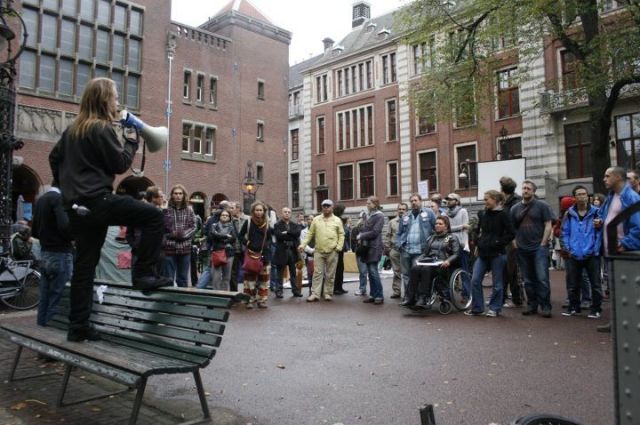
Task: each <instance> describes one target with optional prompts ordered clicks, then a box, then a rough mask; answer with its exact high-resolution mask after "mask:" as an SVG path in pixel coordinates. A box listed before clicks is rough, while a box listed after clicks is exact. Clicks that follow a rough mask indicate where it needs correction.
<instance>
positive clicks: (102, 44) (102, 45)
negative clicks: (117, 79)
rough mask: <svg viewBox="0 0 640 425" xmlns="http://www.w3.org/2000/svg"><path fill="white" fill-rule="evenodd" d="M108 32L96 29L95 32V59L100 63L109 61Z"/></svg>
mask: <svg viewBox="0 0 640 425" xmlns="http://www.w3.org/2000/svg"><path fill="white" fill-rule="evenodd" d="M109 45H110V41H109V33H108V32H107V31H104V30H98V32H97V33H96V60H97V61H98V62H100V63H102V64H105V65H107V64H108V63H109Z"/></svg>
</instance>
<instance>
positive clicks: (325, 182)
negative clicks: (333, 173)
mask: <svg viewBox="0 0 640 425" xmlns="http://www.w3.org/2000/svg"><path fill="white" fill-rule="evenodd" d="M320 176H322V179H320ZM321 180H324V184H321ZM326 185H327V172H326V171H318V172H317V173H316V186H326Z"/></svg>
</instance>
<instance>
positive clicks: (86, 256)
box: [49, 78, 171, 341]
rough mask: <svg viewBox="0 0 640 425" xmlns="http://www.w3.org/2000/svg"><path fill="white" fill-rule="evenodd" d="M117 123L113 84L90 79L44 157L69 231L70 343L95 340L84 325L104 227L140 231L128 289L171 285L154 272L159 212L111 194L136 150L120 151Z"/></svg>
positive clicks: (128, 142) (133, 145) (132, 146)
mask: <svg viewBox="0 0 640 425" xmlns="http://www.w3.org/2000/svg"><path fill="white" fill-rule="evenodd" d="M117 119H118V92H117V89H116V85H115V83H114V82H113V80H111V79H108V78H95V79H93V80H91V81H89V83H87V86H86V88H85V90H84V93H83V94H82V99H81V101H80V111H79V113H78V116H77V118H76V119H75V121H74V122H73V123H72V124H71V125H70V126H69V127H68V128H67V129H66V130H65V131H64V133H63V134H62V137H61V138H60V140H59V141H58V143H57V144H56V146H55V147H54V148H53V150H52V151H51V154H50V155H49V164H50V166H51V172H52V174H53V180H54V186H57V187H59V188H60V189H61V191H62V200H63V205H64V207H65V210H66V211H67V213H68V214H69V229H70V231H71V235H72V236H73V239H74V240H75V241H76V249H77V255H76V258H75V261H74V265H73V269H74V273H73V276H72V278H71V292H70V302H71V304H70V311H69V322H70V323H69V332H68V334H67V339H68V340H69V341H84V340H86V339H88V340H92V341H96V340H99V339H100V336H99V334H98V332H97V331H96V330H95V329H94V328H93V327H92V326H91V325H90V324H89V316H90V315H91V307H92V304H93V279H94V276H95V270H96V265H97V264H98V261H99V260H100V250H101V248H102V245H103V243H104V240H105V237H106V234H107V228H108V226H111V225H126V226H135V227H137V228H140V230H141V237H140V245H139V246H138V249H137V258H136V261H135V264H133V270H132V281H133V286H134V287H135V288H139V289H154V288H158V287H160V286H166V285H169V284H171V282H170V280H169V279H166V278H162V277H158V276H157V275H156V274H155V272H154V270H155V267H156V263H157V261H158V258H159V256H160V247H161V246H162V226H163V216H162V212H161V211H160V210H159V209H157V208H155V207H154V206H153V205H150V204H146V203H144V202H141V201H136V200H135V199H133V198H132V197H130V196H124V195H115V194H113V181H114V179H115V175H116V174H121V173H124V172H126V171H127V170H128V169H129V167H130V166H131V163H132V162H133V157H134V155H135V153H136V151H137V150H138V143H137V141H135V140H132V139H129V138H125V140H124V146H123V145H122V142H121V139H120V137H118V135H117V133H116V131H115V130H114V128H113V126H112V122H113V121H116V120H117Z"/></svg>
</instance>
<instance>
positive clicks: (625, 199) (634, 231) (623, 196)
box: [600, 183, 640, 251]
mask: <svg viewBox="0 0 640 425" xmlns="http://www.w3.org/2000/svg"><path fill="white" fill-rule="evenodd" d="M612 199H613V192H610V193H609V195H608V196H607V200H606V201H605V202H604V204H603V205H602V207H601V208H600V216H601V217H602V220H603V221H605V220H606V219H607V214H608V213H609V207H610V206H611V200H612ZM620 202H621V203H622V210H623V211H624V210H625V209H627V208H629V207H630V206H631V205H633V204H635V203H636V202H640V195H638V194H637V193H636V192H634V190H633V189H632V188H631V186H629V183H625V184H624V189H622V192H620ZM623 228H624V238H622V240H621V241H618V242H619V243H620V244H621V245H622V246H623V247H624V249H625V251H638V250H640V213H635V214H633V215H632V216H631V217H629V218H628V219H627V220H626V221H625V222H624V223H623ZM604 232H606V230H604ZM604 237H606V235H605V236H604Z"/></svg>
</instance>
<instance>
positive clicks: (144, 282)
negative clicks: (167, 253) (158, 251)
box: [133, 276, 173, 291]
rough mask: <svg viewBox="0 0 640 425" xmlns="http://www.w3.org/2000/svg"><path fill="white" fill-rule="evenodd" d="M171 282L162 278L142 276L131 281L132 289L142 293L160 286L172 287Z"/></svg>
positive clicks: (166, 278)
mask: <svg viewBox="0 0 640 425" xmlns="http://www.w3.org/2000/svg"><path fill="white" fill-rule="evenodd" d="M172 285H173V280H171V279H169V278H168V277H164V276H143V277H138V278H135V279H134V280H133V288H134V289H140V290H142V291H148V290H150V289H157V288H160V287H162V286H172Z"/></svg>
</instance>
